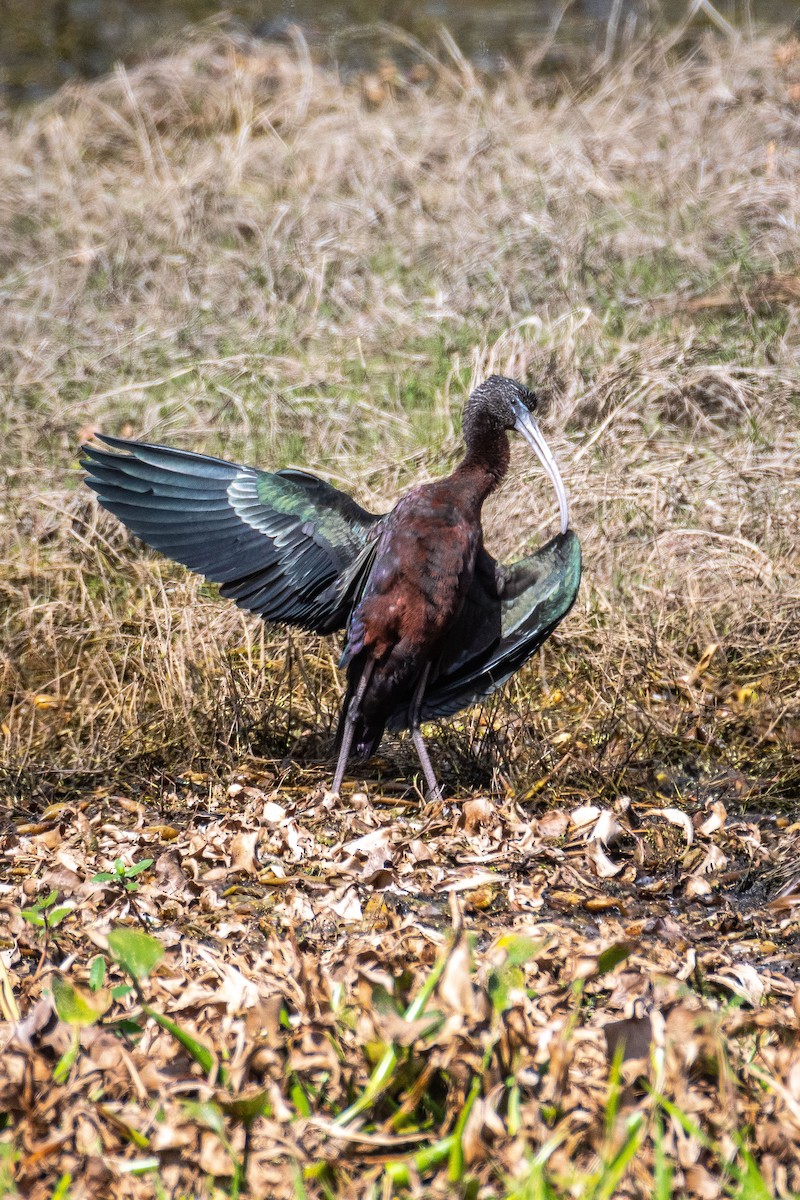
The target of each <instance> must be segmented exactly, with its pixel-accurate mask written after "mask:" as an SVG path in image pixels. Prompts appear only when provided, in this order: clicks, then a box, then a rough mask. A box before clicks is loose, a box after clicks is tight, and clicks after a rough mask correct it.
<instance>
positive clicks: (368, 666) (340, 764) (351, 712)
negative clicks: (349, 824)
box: [331, 659, 375, 795]
mask: <svg viewBox="0 0 800 1200" xmlns="http://www.w3.org/2000/svg"><path fill="white" fill-rule="evenodd" d="M374 666H375V660H374V659H370V660H369V661H368V662H366V663H365V664H364V670H363V671H362V672H361V678H360V679H359V681H358V687H357V688H356V690H355V693H354V695H353V699H352V700H351V701H350V703H349V704H348V706H347V712H346V713H345V716H344V730H343V731H342V744H341V746H340V747H339V758H338V759H337V762H336V773H335V775H334V777H333V783H332V784H331V791H332V792H336V793H337V795H338V794H339V791H340V789H341V786H342V780H343V779H344V772H345V767H346V766H347V759H348V758H349V756H350V747H351V746H352V744H353V731H354V730H355V727H356V720H357V719H358V710H359V707H360V705H361V701H362V700H363V698H364V692H365V691H366V690H367V684H368V683H369V678H370V675H371V674H372V668H373V667H374Z"/></svg>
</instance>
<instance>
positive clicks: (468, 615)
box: [389, 530, 581, 730]
mask: <svg viewBox="0 0 800 1200" xmlns="http://www.w3.org/2000/svg"><path fill="white" fill-rule="evenodd" d="M487 557H488V556H487ZM489 561H490V563H491V564H492V565H494V560H491V559H490V560H489ZM504 575H505V579H506V588H505V591H504V594H503V596H501V597H500V598H498V597H497V596H493V595H491V594H490V591H489V590H488V589H487V588H486V586H485V584H484V583H483V582H482V580H481V577H480V575H479V574H478V573H476V576H475V579H474V580H473V583H472V588H471V589H470V592H469V595H468V596H467V600H466V602H465V604H464V608H463V609H462V611H461V614H460V616H459V618H458V620H457V622H456V624H455V625H454V627H453V629H452V630H451V632H450V634H449V635H448V638H447V642H446V644H445V646H444V650H443V653H442V658H441V661H440V664H439V669H438V673H437V675H436V677H435V679H434V681H433V682H432V684H431V686H430V687H429V688H428V690H427V692H426V693H425V698H424V700H423V703H422V710H421V717H422V720H423V721H429V720H434V719H436V718H438V717H446V716H451V715H452V714H453V713H456V712H459V710H460V709H462V708H466V707H468V705H470V704H473V703H475V701H476V700H481V699H483V698H484V697H485V696H488V695H490V694H491V693H492V692H493V691H495V690H496V689H497V688H499V687H500V686H501V685H502V684H503V683H505V681H506V680H507V679H508V678H509V677H510V676H511V675H513V674H514V672H515V671H518V670H519V668H520V667H521V666H522V665H523V664H524V663H525V662H527V660H528V659H529V658H530V657H531V655H532V654H533V653H534V652H535V651H536V650H538V648H539V647H540V646H541V645H542V643H543V642H544V641H546V640H547V638H548V637H549V636H550V634H551V633H552V632H553V630H554V629H555V628H556V626H557V625H558V624H559V622H560V621H561V620H563V618H564V617H565V616H566V615H567V613H568V612H569V610H570V609H571V608H572V605H573V603H574V601H575V597H576V595H577V593H578V586H579V584H580V579H581V547H580V542H579V541H578V539H577V537H576V536H575V534H574V533H573V532H572V530H567V532H566V533H564V534H559V535H558V536H557V537H554V538H553V539H552V541H550V542H548V543H547V544H546V545H545V546H542V548H541V549H540V550H537V551H536V552H535V553H534V554H531V555H529V556H528V557H527V558H524V559H522V560H521V561H520V562H518V563H515V564H514V565H513V566H512V567H510V568H505V569H504ZM407 725H408V711H407V708H406V707H403V708H399V709H398V710H397V711H396V712H395V713H394V715H393V717H392V720H391V722H390V724H389V728H390V729H394V730H397V729H405V728H406V727H407Z"/></svg>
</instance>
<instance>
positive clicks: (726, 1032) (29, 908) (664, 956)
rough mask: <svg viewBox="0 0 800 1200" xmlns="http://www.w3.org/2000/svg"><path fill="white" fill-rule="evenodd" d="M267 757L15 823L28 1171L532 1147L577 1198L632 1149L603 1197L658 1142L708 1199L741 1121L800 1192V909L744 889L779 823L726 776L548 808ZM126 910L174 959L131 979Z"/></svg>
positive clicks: (452, 1182)
mask: <svg viewBox="0 0 800 1200" xmlns="http://www.w3.org/2000/svg"><path fill="white" fill-rule="evenodd" d="M265 766H266V764H263V763H262V764H258V763H253V764H251V765H249V766H245V767H242V769H241V770H240V771H239V772H238V774H237V777H236V778H235V779H234V780H232V782H231V783H230V785H228V786H227V787H224V786H221V785H214V786H209V784H208V783H207V782H204V781H202V780H199V779H198V780H195V782H194V783H192V784H189V785H186V786H184V787H183V788H182V789H181V790H180V792H177V793H172V794H165V795H164V796H163V797H162V799H161V802H157V801H156V802H153V801H148V802H140V801H136V800H132V799H130V798H126V797H124V796H116V797H115V796H109V795H106V794H104V793H102V792H98V793H97V794H95V795H94V796H85V797H84V798H83V799H81V800H80V801H79V802H77V803H74V804H57V805H54V806H53V810H52V811H50V812H45V813H44V816H43V819H42V820H41V821H40V822H39V823H37V824H36V825H31V824H28V825H25V824H19V825H18V826H17V828H16V830H15V831H14V832H13V833H12V834H11V835H10V836H9V837H8V838H7V839H6V841H5V844H4V851H3V853H4V864H5V865H4V870H3V876H4V879H5V880H6V882H5V883H4V885H3V893H2V911H3V915H4V925H5V934H4V944H5V950H4V952H3V960H2V961H3V963H4V966H3V989H2V992H1V993H0V1003H2V1006H3V1015H4V1017H5V1020H6V1024H5V1025H3V1026H2V1043H3V1054H2V1058H1V1059H0V1108H1V1109H2V1110H3V1111H5V1112H7V1113H8V1114H9V1121H10V1128H11V1129H13V1132H14V1146H15V1148H16V1153H17V1154H18V1155H19V1158H18V1160H17V1163H16V1178H17V1186H18V1188H19V1191H20V1194H22V1195H27V1196H31V1197H38V1196H42V1197H44V1196H49V1195H51V1194H53V1188H54V1186H55V1185H56V1184H57V1182H58V1180H59V1179H63V1178H64V1177H65V1176H66V1175H68V1176H69V1177H70V1178H71V1179H72V1180H73V1183H72V1184H71V1185H70V1186H71V1188H72V1191H70V1193H69V1194H70V1195H75V1196H82V1195H86V1196H104V1195H111V1194H113V1195H115V1196H131V1197H138V1196H149V1195H153V1194H158V1193H157V1191H155V1190H154V1182H153V1179H154V1177H155V1178H157V1180H158V1181H159V1186H161V1187H162V1188H163V1189H165V1193H166V1194H167V1195H175V1196H179V1195H187V1196H188V1195H215V1194H220V1195H221V1194H224V1193H227V1192H230V1190H231V1187H232V1185H233V1184H235V1185H236V1187H237V1188H242V1187H244V1185H245V1182H247V1183H249V1185H250V1187H251V1189H252V1191H253V1193H254V1194H256V1195H262V1196H267V1195H274V1196H276V1197H278V1196H295V1195H297V1194H304V1193H303V1192H302V1190H301V1191H300V1192H298V1188H305V1189H306V1194H308V1195H316V1194H320V1195H323V1194H339V1195H353V1196H356V1195H365V1196H366V1195H373V1194H390V1195H391V1194H395V1192H394V1190H392V1189H397V1190H398V1191H400V1190H402V1188H403V1186H405V1185H407V1186H408V1188H410V1190H411V1192H412V1193H416V1194H420V1195H421V1194H425V1195H436V1194H440V1193H441V1194H443V1195H444V1194H452V1189H453V1188H456V1190H458V1186H461V1187H463V1186H464V1181H465V1180H467V1181H468V1180H473V1181H475V1186H476V1187H478V1188H479V1189H480V1190H479V1191H476V1192H475V1193H473V1194H476V1195H477V1194H481V1195H486V1196H505V1195H510V1194H512V1192H513V1188H514V1187H515V1186H520V1183H519V1181H520V1180H522V1181H525V1179H528V1181H530V1179H531V1178H532V1176H533V1174H534V1173H535V1172H536V1170H537V1168H536V1166H535V1165H534V1164H533V1163H532V1159H531V1156H532V1154H533V1153H534V1152H535V1151H537V1150H538V1151H539V1152H540V1154H541V1152H542V1148H545V1150H544V1155H543V1161H546V1169H547V1175H548V1177H549V1178H551V1179H553V1180H559V1181H562V1182H563V1181H571V1182H572V1184H573V1185H574V1184H575V1182H576V1181H577V1180H583V1184H582V1186H583V1187H584V1191H583V1192H581V1193H580V1194H592V1193H590V1192H589V1191H588V1190H587V1189H588V1187H589V1183H588V1182H587V1181H591V1180H592V1179H593V1178H594V1179H597V1178H602V1179H605V1180H606V1181H607V1180H608V1178H609V1177H610V1176H611V1175H613V1170H614V1167H615V1164H617V1165H618V1164H619V1160H620V1154H621V1151H623V1150H626V1149H627V1150H628V1151H629V1152H630V1151H635V1155H633V1156H631V1155H630V1154H628V1156H625V1161H624V1162H623V1163H622V1166H623V1167H624V1171H623V1172H621V1179H620V1181H618V1188H619V1190H618V1194H620V1195H632V1196H633V1195H649V1194H651V1189H652V1188H653V1186H654V1183H653V1179H654V1171H655V1170H656V1155H657V1154H661V1155H663V1156H665V1157H666V1159H667V1160H668V1161H669V1162H671V1163H672V1169H673V1171H674V1185H675V1187H676V1194H684V1195H690V1196H695V1195H696V1196H703V1197H705V1196H711V1195H720V1194H725V1193H724V1191H723V1189H724V1186H725V1183H726V1180H727V1182H728V1183H729V1184H730V1185H731V1187H733V1188H734V1189H735V1187H736V1186H738V1184H737V1182H736V1181H737V1180H738V1179H739V1178H740V1173H741V1172H743V1171H746V1163H747V1157H746V1155H744V1154H743V1151H742V1143H741V1139H742V1137H746V1139H747V1143H748V1144H749V1146H750V1148H751V1150H752V1151H753V1152H754V1153H757V1155H758V1159H759V1166H760V1172H761V1174H762V1175H763V1178H764V1179H765V1180H767V1181H768V1187H769V1189H770V1191H769V1192H767V1191H766V1190H765V1191H764V1194H765V1195H766V1194H779V1195H788V1194H791V1193H792V1192H793V1191H796V1190H798V1188H800V1176H798V1168H797V1163H798V1151H797V1146H798V1140H800V1070H799V1069H798V1060H797V1055H796V1051H795V1046H796V1042H797V1035H798V1030H799V1029H800V985H799V984H798V962H799V961H800V959H799V954H798V931H800V926H799V925H798V922H797V920H796V919H795V909H794V907H793V905H792V903H791V898H790V897H789V898H784V899H783V900H779V901H777V902H774V901H773V902H770V903H764V902H763V891H762V890H760V886H761V885H760V883H759V882H756V881H761V880H763V878H764V873H765V869H766V868H767V867H768V866H769V864H770V862H771V861H772V859H773V857H774V850H775V842H776V839H777V838H779V837H782V838H783V839H785V838H786V837H787V836H789V837H791V833H792V831H791V830H790V831H789V833H788V835H787V833H786V831H784V832H783V833H781V832H780V830H779V828H778V825H779V824H780V822H776V821H775V819H774V818H765V819H763V820H758V819H754V818H753V817H752V816H744V817H743V816H741V815H740V814H739V809H740V807H741V804H740V797H739V796H738V795H737V784H740V783H741V781H737V780H729V781H727V785H726V787H719V786H718V787H717V788H715V789H712V794H710V795H709V797H708V798H707V799H706V801H705V802H703V801H701V800H696V801H695V803H694V804H691V803H690V804H688V805H686V804H684V805H682V806H681V807H680V808H678V807H674V806H670V805H669V804H668V803H667V802H666V801H665V802H664V803H663V804H649V805H648V804H645V803H642V802H636V803H634V802H633V801H631V800H630V799H629V798H624V799H622V800H620V801H619V802H618V803H617V804H616V805H614V806H613V807H600V806H598V805H593V804H583V805H581V806H579V807H577V808H573V809H572V810H571V811H570V810H568V809H566V808H549V807H545V806H542V807H541V808H540V809H539V810H538V813H537V815H533V814H532V812H531V809H530V807H529V806H527V807H526V806H522V805H520V804H518V803H516V802H515V801H514V800H513V799H507V800H505V801H502V802H497V801H495V800H492V799H490V798H489V797H488V796H476V797H475V798H472V799H467V800H464V801H462V802H446V803H445V804H443V805H436V806H423V805H420V804H419V803H418V802H416V801H413V800H412V801H411V802H409V801H406V802H405V803H404V804H403V805H402V806H401V807H399V808H398V805H397V803H396V802H395V803H393V802H392V801H391V800H388V799H386V798H384V797H382V796H381V795H380V792H379V791H377V790H376V791H375V792H373V793H370V792H355V793H352V794H350V795H349V796H347V797H346V798H345V800H344V802H342V803H340V802H338V801H337V800H336V799H335V798H334V797H333V796H331V795H330V793H327V792H325V791H324V790H323V789H322V788H320V787H318V788H316V789H313V788H309V787H305V788H304V787H301V786H296V787H293V788H277V789H276V788H274V787H273V786H272V781H273V775H272V773H271V772H269V771H266V770H265ZM720 793H724V794H725V796H724V798H720ZM783 824H784V825H786V822H783ZM148 861H149V865H146V866H145V867H144V868H142V869H141V870H138V871H134V872H131V868H135V867H136V865H137V864H141V863H145V864H147V863H148ZM98 874H100V875H102V876H103V878H102V879H95V876H96V875H98ZM52 893H57V895H58V897H59V906H60V907H59V908H58V909H56V908H55V906H52V912H53V914H54V915H53V917H52V927H51V928H48V924H49V923H48V921H47V917H46V914H47V912H48V911H49V910H48V909H39V910H36V909H35V908H34V907H33V906H34V905H35V902H36V900H37V898H38V899H39V900H40V901H41V899H42V898H43V897H44V899H45V900H46V899H47V898H48V896H49V895H51V894H52ZM73 904H74V907H70V906H71V905H73ZM37 912H38V914H39V915H40V916H42V914H43V919H42V920H40V921H38V922H37V921H36V920H35V919H32V918H35V915H36V913H37ZM125 929H127V930H136V929H139V930H141V931H143V932H144V934H145V935H147V934H151V935H155V936H156V937H157V939H158V943H160V945H161V946H163V948H164V950H165V953H164V957H163V959H162V960H161V961H156V962H153V963H147V964H146V965H145V969H144V970H143V971H142V972H141V973H140V974H141V979H140V980H135V981H134V982H135V985H136V986H134V987H131V976H132V975H134V976H135V975H136V974H137V972H136V969H135V968H134V969H133V971H131V970H129V969H126V963H125V960H124V955H123V956H122V961H121V960H120V956H119V955H118V954H115V953H114V950H113V946H111V947H110V945H109V942H110V940H111V941H113V937H114V934H113V933H112V934H111V935H110V936H109V931H112V930H125ZM144 941H145V943H147V942H149V941H150V938H149V937H147V936H145V937H144ZM157 957H158V956H156V958H157ZM98 962H102V963H103V964H106V970H105V973H104V977H103V980H102V985H101V986H98V979H97V973H98ZM93 973H94V978H92V976H93ZM433 976H438V982H436V986H435V987H434V988H433V990H432V994H431V995H430V997H429V998H428V999H427V1003H425V1004H424V1006H423V1007H422V1009H421V1011H419V1012H417V1013H416V1014H414V1013H411V1014H409V1011H408V1010H409V1006H410V1005H411V1004H412V1002H413V1000H414V998H415V996H417V995H418V994H419V993H420V992H421V991H423V990H424V989H425V986H426V981H427V980H429V979H430V978H432V977H433ZM59 981H61V984H62V987H61V994H59V988H58V984H59ZM93 985H94V990H93ZM65 993H66V998H65ZM70 1000H71V1003H69V1002H68V1001H70ZM59 1014H60V1016H61V1017H62V1018H63V1019H61V1020H59V1019H58V1016H59ZM159 1018H160V1019H159ZM164 1018H167V1020H166V1021H165V1020H164ZM182 1038H183V1040H181V1039H182ZM73 1042H74V1046H76V1047H77V1050H76V1051H75V1052H74V1053H73V1054H72V1055H71V1048H73V1049H74V1046H73ZM392 1047H393V1048H394V1051H393V1053H394V1059H393V1060H391V1054H392V1051H391V1049H388V1048H392ZM387 1052H388V1053H389V1054H390V1063H389V1067H390V1069H389V1070H388V1072H387V1073H386V1076H385V1080H384V1083H383V1086H379V1087H373V1090H372V1091H371V1092H370V1091H369V1090H368V1089H369V1088H370V1075H371V1074H372V1073H373V1071H374V1070H375V1068H376V1066H378V1065H379V1064H380V1063H381V1059H382V1058H385V1057H386V1054H387ZM65 1056H66V1060H67V1065H66V1068H65V1067H64V1059H65ZM384 1065H385V1064H384ZM59 1068H60V1069H59ZM365 1091H366V1097H365V1098H366V1101H367V1102H366V1103H364V1100H363V1098H364V1096H365ZM359 1097H362V1100H361V1102H360V1101H359ZM470 1097H471V1104H469V1112H468V1117H467V1119H466V1121H465V1122H463V1123H462V1124H461V1126H460V1127H459V1120H458V1118H459V1114H460V1113H463V1112H464V1111H465V1105H467V1104H468V1101H469V1098H470ZM349 1106H352V1108H351V1114H352V1116H351V1119H348V1113H347V1110H348V1107H349ZM454 1147H456V1149H454ZM431 1151H433V1153H431ZM426 1154H427V1157H426ZM201 1179H205V1180H207V1181H208V1182H207V1183H205V1184H203V1185H202V1186H201V1185H200V1184H199V1182H198V1181H199V1180H201ZM515 1180H516V1181H517V1183H516V1184H515V1183H514V1181H515ZM765 1186H766V1185H765ZM198 1188H199V1189H200V1190H199V1191H198ZM203 1188H205V1190H203ZM376 1188H377V1189H378V1190H377V1191H376V1190H375V1189H376ZM520 1194H523V1193H522V1192H521V1193H520ZM525 1194H528V1193H525ZM530 1194H535V1193H533V1192H531V1193H530ZM607 1194H609V1195H610V1194H615V1193H611V1192H608V1193H607ZM753 1194H755V1193H753Z"/></svg>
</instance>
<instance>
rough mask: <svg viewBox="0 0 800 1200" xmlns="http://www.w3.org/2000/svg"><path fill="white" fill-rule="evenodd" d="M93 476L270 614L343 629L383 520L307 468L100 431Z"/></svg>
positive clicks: (145, 537) (126, 515)
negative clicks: (226, 457)
mask: <svg viewBox="0 0 800 1200" xmlns="http://www.w3.org/2000/svg"><path fill="white" fill-rule="evenodd" d="M100 440H101V441H103V442H105V443H106V445H108V446H111V447H112V448H113V449H114V450H119V451H123V453H121V454H112V453H109V452H108V451H107V450H99V449H96V448H95V447H93V446H84V447H83V454H84V458H83V461H82V465H83V466H84V467H85V468H86V471H87V472H88V474H87V479H86V482H87V484H88V485H89V487H91V488H93V489H94V491H96V492H97V495H98V497H99V499H100V503H101V504H102V505H103V507H104V508H106V509H108V511H109V512H112V513H114V515H115V516H117V517H118V518H119V519H120V520H121V521H122V522H123V524H124V525H126V526H127V527H128V529H130V530H131V532H133V533H135V534H136V535H137V537H139V538H141V539H142V541H143V542H146V543H147V545H148V546H152V547H153V548H154V549H156V550H160V551H161V553H162V554H165V555H167V556H168V557H169V558H172V559H174V560H175V561H176V562H180V563H183V564H184V565H185V566H187V567H190V568H191V569H192V570H193V571H197V572H198V574H200V575H204V576H205V577H206V578H207V579H209V580H211V581H212V582H215V583H219V584H221V585H222V586H221V588H220V591H221V593H222V595H223V596H229V597H231V598H232V599H234V600H235V601H236V603H237V604H238V605H239V606H240V607H241V608H245V609H248V610H249V611H250V612H255V613H258V614H259V615H260V616H262V617H263V618H264V619H265V620H268V621H284V622H287V623H288V624H291V625H300V626H302V627H303V628H305V629H311V630H314V631H316V632H319V633H330V632H332V631H333V630H334V629H339V628H340V627H342V626H343V625H344V624H345V622H346V620H347V616H348V612H349V608H350V606H351V604H352V597H351V596H350V594H349V593H350V592H351V591H352V586H351V576H352V568H353V564H354V563H356V561H357V560H358V559H359V556H360V555H361V554H362V551H363V550H364V548H365V546H366V545H367V544H368V543H369V541H370V540H371V537H372V534H373V533H374V530H375V525H376V523H377V522H378V521H380V520H381V518H380V516H375V515H374V514H372V513H369V512H367V511H366V510H365V509H363V508H361V507H360V506H359V505H358V504H356V502H355V501H354V500H352V499H351V498H350V497H349V496H347V495H346V494H345V493H344V492H340V491H339V490H338V489H337V488H334V487H332V486H331V485H330V484H328V483H325V482H324V481H323V480H321V479H317V477H316V476H314V475H309V474H307V473H306V472H305V471H294V470H286V471H276V472H269V471H259V470H256V469H255V468H253V467H245V466H241V465H239V464H237V463H228V462H225V461H223V460H222V459H218V458H210V457H208V456H207V455H203V454H193V453H191V452H189V451H185V450H175V449H172V448H170V447H168V446H157V445H150V444H148V443H145V442H135V441H129V440H127V439H124V438H112V437H108V436H106V435H101V436H100Z"/></svg>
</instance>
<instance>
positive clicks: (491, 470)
mask: <svg viewBox="0 0 800 1200" xmlns="http://www.w3.org/2000/svg"><path fill="white" fill-rule="evenodd" d="M471 433H472V436H471V437H470V440H469V442H468V444H467V452H466V454H465V455H464V458H463V459H462V461H461V462H460V463H459V465H458V466H457V467H456V469H455V471H454V472H453V474H454V476H456V477H458V478H459V479H462V480H463V481H464V482H465V483H467V484H468V485H469V487H470V489H471V490H472V491H474V493H475V495H476V497H477V498H478V499H479V500H480V501H481V502H483V501H484V500H485V499H486V497H487V496H490V495H491V494H492V492H493V491H494V490H495V488H496V487H498V486H499V485H500V483H501V482H502V481H503V479H504V478H505V475H506V473H507V471H508V464H509V461H510V458H511V451H510V449H509V445H508V434H507V433H506V431H505V430H504V429H497V428H496V427H494V428H493V427H491V426H489V427H485V428H481V427H480V426H478V427H477V428H474V429H473V430H472V431H471Z"/></svg>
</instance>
